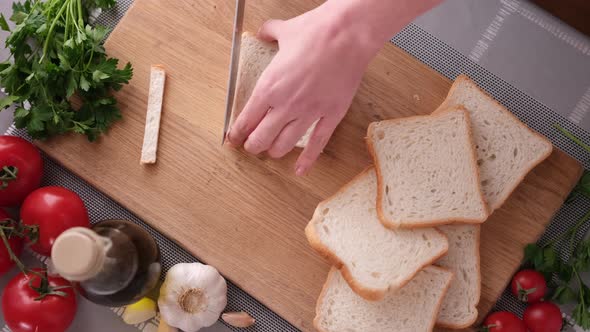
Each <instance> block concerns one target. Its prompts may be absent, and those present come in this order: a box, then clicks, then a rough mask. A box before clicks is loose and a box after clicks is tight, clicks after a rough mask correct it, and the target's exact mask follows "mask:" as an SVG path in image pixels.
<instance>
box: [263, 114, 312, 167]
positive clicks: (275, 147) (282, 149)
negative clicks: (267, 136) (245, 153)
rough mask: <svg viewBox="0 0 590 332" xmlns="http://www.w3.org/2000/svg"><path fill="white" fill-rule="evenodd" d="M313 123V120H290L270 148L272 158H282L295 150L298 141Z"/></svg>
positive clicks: (269, 153) (269, 152)
mask: <svg viewBox="0 0 590 332" xmlns="http://www.w3.org/2000/svg"><path fill="white" fill-rule="evenodd" d="M312 124H313V120H307V121H304V120H295V121H291V122H289V123H288V124H287V125H286V126H285V128H283V130H282V131H281V133H280V134H279V135H278V136H277V138H276V139H275V141H274V142H273V143H272V146H271V147H270V149H268V155H269V156H270V157H271V158H282V157H283V156H284V155H286V154H287V153H289V152H290V151H291V150H293V148H294V147H295V144H297V141H299V139H301V137H302V136H303V135H304V134H305V132H306V131H307V129H308V128H309V127H310V126H311V125H312Z"/></svg>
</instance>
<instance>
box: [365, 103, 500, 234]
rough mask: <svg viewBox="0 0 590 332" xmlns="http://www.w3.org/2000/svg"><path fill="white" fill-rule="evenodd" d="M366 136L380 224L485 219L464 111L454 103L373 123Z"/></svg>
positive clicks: (418, 224)
mask: <svg viewBox="0 0 590 332" xmlns="http://www.w3.org/2000/svg"><path fill="white" fill-rule="evenodd" d="M367 136H368V137H367V143H368V147H369V151H370V153H371V155H372V156H373V160H374V161H375V168H376V170H377V178H378V191H377V213H378V214H379V218H380V220H381V222H382V223H383V224H384V225H385V226H387V227H390V228H397V227H404V228H415V227H431V226H436V225H444V224H449V223H452V222H465V223H483V222H484V221H485V220H486V219H487V217H488V209H487V206H486V203H485V201H484V198H483V194H482V191H481V187H480V180H479V171H478V168H477V164H476V159H475V149H474V144H473V141H472V137H471V136H472V134H471V124H470V120H469V113H468V112H467V111H465V110H464V109H462V108H460V107H455V108H453V109H451V110H449V111H447V112H443V113H440V114H436V115H429V116H428V115H427V116H413V117H408V118H402V119H394V120H386V121H381V122H374V123H371V125H370V126H369V130H368V134H367Z"/></svg>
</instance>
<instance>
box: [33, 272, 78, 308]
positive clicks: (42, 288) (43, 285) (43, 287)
mask: <svg viewBox="0 0 590 332" xmlns="http://www.w3.org/2000/svg"><path fill="white" fill-rule="evenodd" d="M29 273H31V274H34V275H36V276H37V277H38V278H40V279H41V282H40V283H39V287H35V286H33V279H32V278H29V287H31V289H32V290H34V291H35V292H37V293H39V296H37V297H36V298H35V301H41V300H43V299H44V298H45V297H47V296H49V295H55V296H61V297H67V296H68V293H66V292H62V291H61V290H60V289H67V288H72V286H71V285H70V286H57V287H51V285H49V279H48V278H47V270H45V271H44V273H43V274H41V273H38V272H37V271H29Z"/></svg>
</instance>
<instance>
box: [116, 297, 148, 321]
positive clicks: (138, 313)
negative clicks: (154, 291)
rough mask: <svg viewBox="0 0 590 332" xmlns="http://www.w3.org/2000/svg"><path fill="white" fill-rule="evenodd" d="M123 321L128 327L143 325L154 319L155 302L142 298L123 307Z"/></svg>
mask: <svg viewBox="0 0 590 332" xmlns="http://www.w3.org/2000/svg"><path fill="white" fill-rule="evenodd" d="M121 317H122V318H123V321H124V322H125V323H127V324H129V325H135V324H139V323H143V322H145V321H146V320H149V319H152V318H154V317H156V302H154V300H152V299H149V298H147V297H144V298H143V299H141V300H139V301H137V302H135V303H133V304H130V305H128V306H127V307H125V312H124V313H123V316H121Z"/></svg>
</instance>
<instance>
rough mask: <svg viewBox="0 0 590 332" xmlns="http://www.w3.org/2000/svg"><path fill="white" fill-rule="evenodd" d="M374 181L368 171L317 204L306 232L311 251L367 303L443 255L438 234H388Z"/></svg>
mask: <svg viewBox="0 0 590 332" xmlns="http://www.w3.org/2000/svg"><path fill="white" fill-rule="evenodd" d="M376 198H377V177H376V175H375V169H374V168H373V167H370V168H368V169H366V170H365V171H364V172H362V173H361V174H359V175H358V176H357V177H356V178H355V179H353V180H352V181H351V182H350V183H348V184H347V185H345V186H344V187H343V188H342V189H340V190H339V191H338V192H337V193H336V194H335V195H333V196H332V197H330V198H328V199H327V200H325V201H323V202H321V203H320V204H319V205H318V206H317V208H316V210H315V213H314V215H313V218H312V219H311V221H310V222H309V224H308V225H307V227H306V228H305V234H306V236H307V239H308V241H309V243H310V244H311V246H312V247H313V248H314V249H315V250H316V251H317V252H318V253H320V254H321V255H322V256H324V257H326V258H327V259H328V260H329V261H330V262H331V263H332V264H333V265H335V266H336V267H337V268H339V269H341V272H342V275H343V276H344V279H345V280H346V281H347V282H348V284H349V285H350V287H351V288H352V289H353V290H354V291H355V292H356V293H357V294H359V295H360V296H362V297H363V298H365V299H367V300H373V301H374V300H378V299H381V298H383V297H384V296H385V294H386V293H387V292H388V291H392V290H395V289H399V288H401V287H402V286H403V285H405V284H406V283H407V282H408V281H410V280H411V279H412V278H413V277H414V275H416V273H418V272H419V271H420V270H421V269H422V268H423V267H424V266H427V265H430V264H432V262H434V261H435V260H436V259H438V258H439V257H441V256H442V255H444V254H445V253H446V252H447V248H448V242H447V239H446V237H445V236H444V235H443V234H442V233H441V232H440V231H437V230H436V229H433V228H424V229H416V230H401V229H400V230H390V229H387V228H385V227H384V226H383V225H382V224H381V223H380V222H379V218H378V217H377V212H376V208H375V200H376Z"/></svg>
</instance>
